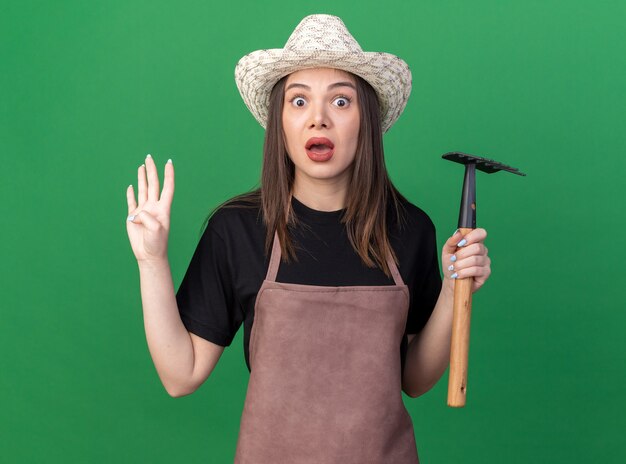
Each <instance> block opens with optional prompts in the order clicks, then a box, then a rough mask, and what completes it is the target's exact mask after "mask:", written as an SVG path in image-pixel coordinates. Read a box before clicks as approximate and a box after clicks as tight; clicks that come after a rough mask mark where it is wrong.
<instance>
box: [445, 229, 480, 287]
mask: <svg viewBox="0 0 626 464" xmlns="http://www.w3.org/2000/svg"><path fill="white" fill-rule="evenodd" d="M485 238H487V231H486V230H485V229H481V228H477V229H473V230H472V231H471V232H469V233H467V234H466V235H465V237H463V236H462V235H461V233H460V232H458V231H457V232H455V233H454V234H453V235H452V237H450V238H449V239H448V240H447V241H446V243H445V244H444V246H443V251H442V253H441V263H442V267H443V274H444V284H447V285H450V286H452V283H453V280H454V279H464V278H466V277H473V278H474V283H473V284H472V293H474V292H475V291H477V290H478V289H479V288H480V287H482V286H483V284H484V283H485V282H486V281H487V279H488V278H489V275H490V274H491V259H489V256H487V251H488V250H487V247H486V246H485V245H484V243H483V242H484V240H485Z"/></svg>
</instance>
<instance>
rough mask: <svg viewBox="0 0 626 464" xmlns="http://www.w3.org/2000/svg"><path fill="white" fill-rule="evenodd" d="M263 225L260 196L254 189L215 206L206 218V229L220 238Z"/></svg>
mask: <svg viewBox="0 0 626 464" xmlns="http://www.w3.org/2000/svg"><path fill="white" fill-rule="evenodd" d="M262 226H263V215H262V208H261V196H260V194H257V192H256V191H254V192H250V193H244V194H241V195H237V196H235V197H233V198H230V199H229V200H227V201H225V202H224V203H222V204H221V205H219V206H218V207H216V208H215V209H214V210H213V212H212V213H211V214H210V216H209V218H208V220H207V227H206V228H207V231H211V232H214V233H216V234H217V235H219V236H220V237H222V238H226V237H229V236H231V235H232V234H233V233H235V232H237V231H239V230H242V229H250V228H257V227H262Z"/></svg>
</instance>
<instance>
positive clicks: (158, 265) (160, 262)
mask: <svg viewBox="0 0 626 464" xmlns="http://www.w3.org/2000/svg"><path fill="white" fill-rule="evenodd" d="M137 266H138V267H139V271H140V272H141V271H155V270H160V269H165V268H167V269H169V267H170V263H169V260H168V259H167V256H164V257H161V258H147V259H138V260H137Z"/></svg>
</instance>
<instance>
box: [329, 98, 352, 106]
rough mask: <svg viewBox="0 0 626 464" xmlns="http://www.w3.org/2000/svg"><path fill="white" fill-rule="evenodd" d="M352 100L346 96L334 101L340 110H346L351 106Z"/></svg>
mask: <svg viewBox="0 0 626 464" xmlns="http://www.w3.org/2000/svg"><path fill="white" fill-rule="evenodd" d="M350 101H351V99H350V98H348V97H345V96H341V97H337V98H335V99H334V100H333V104H334V105H335V106H338V107H339V108H345V107H346V106H348V105H350Z"/></svg>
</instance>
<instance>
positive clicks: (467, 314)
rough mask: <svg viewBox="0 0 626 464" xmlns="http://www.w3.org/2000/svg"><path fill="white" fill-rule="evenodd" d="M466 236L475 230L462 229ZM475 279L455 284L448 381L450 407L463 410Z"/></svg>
mask: <svg viewBox="0 0 626 464" xmlns="http://www.w3.org/2000/svg"><path fill="white" fill-rule="evenodd" d="M459 230H460V232H461V234H463V236H465V235H466V234H467V233H468V232H470V231H471V230H473V229H469V228H460V229H459ZM473 283H474V278H473V277H469V278H466V279H457V280H456V281H455V282H454V307H453V313H452V341H451V344H450V376H449V379H448V406H450V407H453V408H462V407H463V406H465V397H466V394H467V358H468V353H469V336H470V319H471V316H472V284H473Z"/></svg>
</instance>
